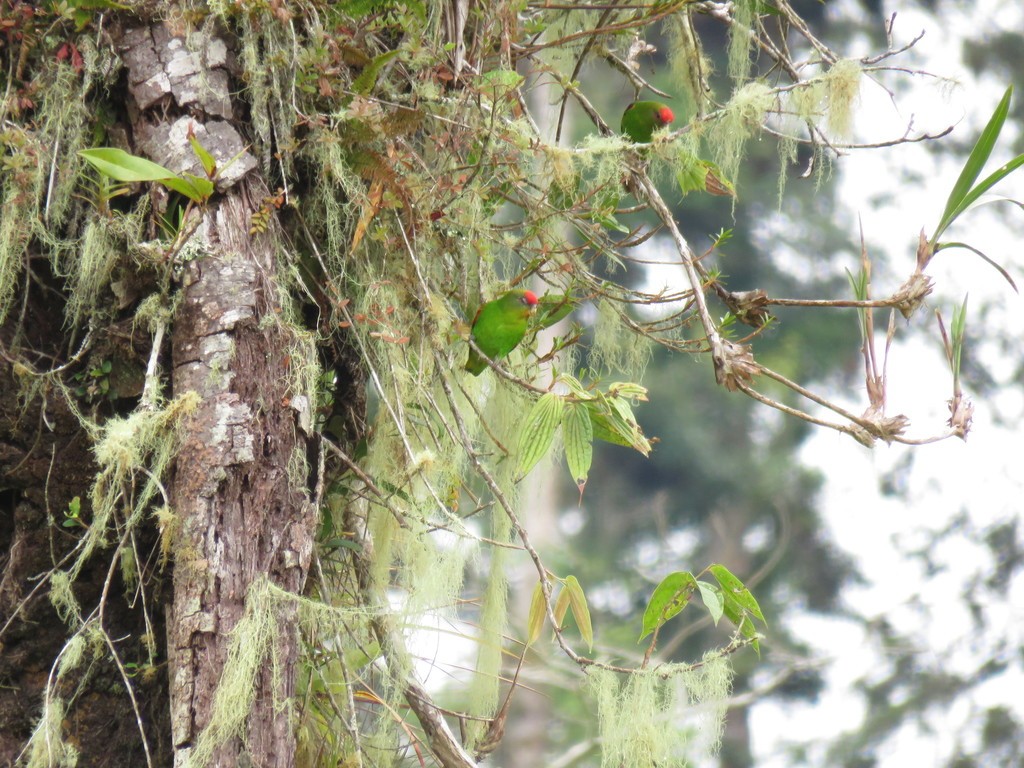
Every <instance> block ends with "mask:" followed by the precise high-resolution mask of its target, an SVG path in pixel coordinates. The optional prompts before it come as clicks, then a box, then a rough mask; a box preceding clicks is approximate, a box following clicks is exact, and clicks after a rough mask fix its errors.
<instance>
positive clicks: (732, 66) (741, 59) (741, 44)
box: [728, 0, 757, 83]
mask: <svg viewBox="0 0 1024 768" xmlns="http://www.w3.org/2000/svg"><path fill="white" fill-rule="evenodd" d="M756 11H757V3H756V2H755V1H754V0H737V1H736V2H734V3H733V4H732V24H730V25H729V65H728V71H729V77H731V78H732V79H733V80H734V81H736V82H737V83H742V82H743V81H744V80H746V79H747V76H748V75H749V74H750V47H751V44H752V43H753V40H754V37H755V35H754V28H753V26H754V22H755V20H756V19H757V13H756Z"/></svg>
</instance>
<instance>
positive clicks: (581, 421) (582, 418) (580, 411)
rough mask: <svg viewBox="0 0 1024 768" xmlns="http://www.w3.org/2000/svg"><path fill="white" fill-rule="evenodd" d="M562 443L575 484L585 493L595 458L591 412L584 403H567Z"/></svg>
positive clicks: (563, 421) (563, 415)
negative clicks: (584, 489) (591, 464)
mask: <svg viewBox="0 0 1024 768" xmlns="http://www.w3.org/2000/svg"><path fill="white" fill-rule="evenodd" d="M562 441H563V442H564V443H565V461H566V463H567V464H568V465H569V472H570V473H572V479H573V482H575V483H576V485H577V486H578V487H579V489H580V493H583V487H584V486H585V485H586V484H587V476H588V475H589V474H590V463H591V461H592V460H593V458H594V427H593V425H592V424H591V422H590V411H589V410H588V409H587V406H585V405H583V404H582V403H567V404H566V407H565V412H564V413H563V414H562Z"/></svg>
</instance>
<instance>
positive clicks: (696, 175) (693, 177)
mask: <svg viewBox="0 0 1024 768" xmlns="http://www.w3.org/2000/svg"><path fill="white" fill-rule="evenodd" d="M706 176H707V169H705V168H704V166H702V165H701V163H700V161H699V160H698V159H697V158H696V157H693V156H690V157H689V158H688V162H684V163H683V164H682V165H680V166H679V168H677V169H676V183H677V184H678V185H679V192H680V194H683V195H687V194H689V193H690V192H703V191H704V184H705V177H706Z"/></svg>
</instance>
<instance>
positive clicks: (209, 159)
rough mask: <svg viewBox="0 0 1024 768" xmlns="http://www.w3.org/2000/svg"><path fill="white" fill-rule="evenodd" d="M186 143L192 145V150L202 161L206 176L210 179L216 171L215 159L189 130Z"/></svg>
mask: <svg viewBox="0 0 1024 768" xmlns="http://www.w3.org/2000/svg"><path fill="white" fill-rule="evenodd" d="M188 143H189V144H191V145H192V151H193V152H194V153H195V155H196V157H197V158H199V162H200V163H202V165H203V170H204V171H205V172H206V176H207V178H210V179H212V178H213V177H214V175H215V174H216V173H217V159H216V158H215V157H214V156H213V155H211V154H210V153H209V152H207V151H206V148H205V147H203V145H202V144H200V143H199V139H197V138H196V137H195V136H194V135H193V134H192V132H191V130H190V131H189V135H188Z"/></svg>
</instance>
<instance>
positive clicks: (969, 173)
mask: <svg viewBox="0 0 1024 768" xmlns="http://www.w3.org/2000/svg"><path fill="white" fill-rule="evenodd" d="M1012 94H1013V86H1012V85H1011V86H1010V87H1009V88H1007V89H1006V93H1004V94H1003V98H1002V99H1001V100H1000V101H999V104H998V105H997V106H996V111H995V112H993V113H992V117H991V118H989V121H988V125H986V126H985V130H983V131H982V132H981V136H980V137H979V138H978V141H977V143H976V144H975V145H974V149H972V150H971V154H970V157H968V158H967V162H966V163H964V167H963V169H962V170H961V171H960V177H959V178H958V179H957V180H956V184H954V185H953V191H952V192H950V193H949V199H948V200H947V201H946V208H945V210H944V211H943V212H942V218H941V219H940V220H939V226H938V227H937V228H936V230H935V234H934V235H932V238H931V243H932V244H933V245H934V244H935V241H936V240H938V239H939V237H941V235H942V233H943V231H945V229H946V227H948V226H949V225H950V224H951V223H952V222H953V219H955V218H956V217H957V215H959V212H960V211H962V210H963V208H964V207H965V206H963V202H964V199H965V198H966V197H967V193H968V192H969V191H970V189H971V187H972V186H973V185H974V182H975V180H976V179H977V178H978V176H979V175H980V174H981V170H982V168H984V167H985V163H987V162H988V158H989V155H991V154H992V149H993V147H995V145H996V140H997V139H998V138H999V133H1000V131H1002V129H1003V123H1004V122H1005V121H1006V115H1007V113H1008V112H1009V111H1010V96H1011V95H1012ZM958 209H959V210H958Z"/></svg>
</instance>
